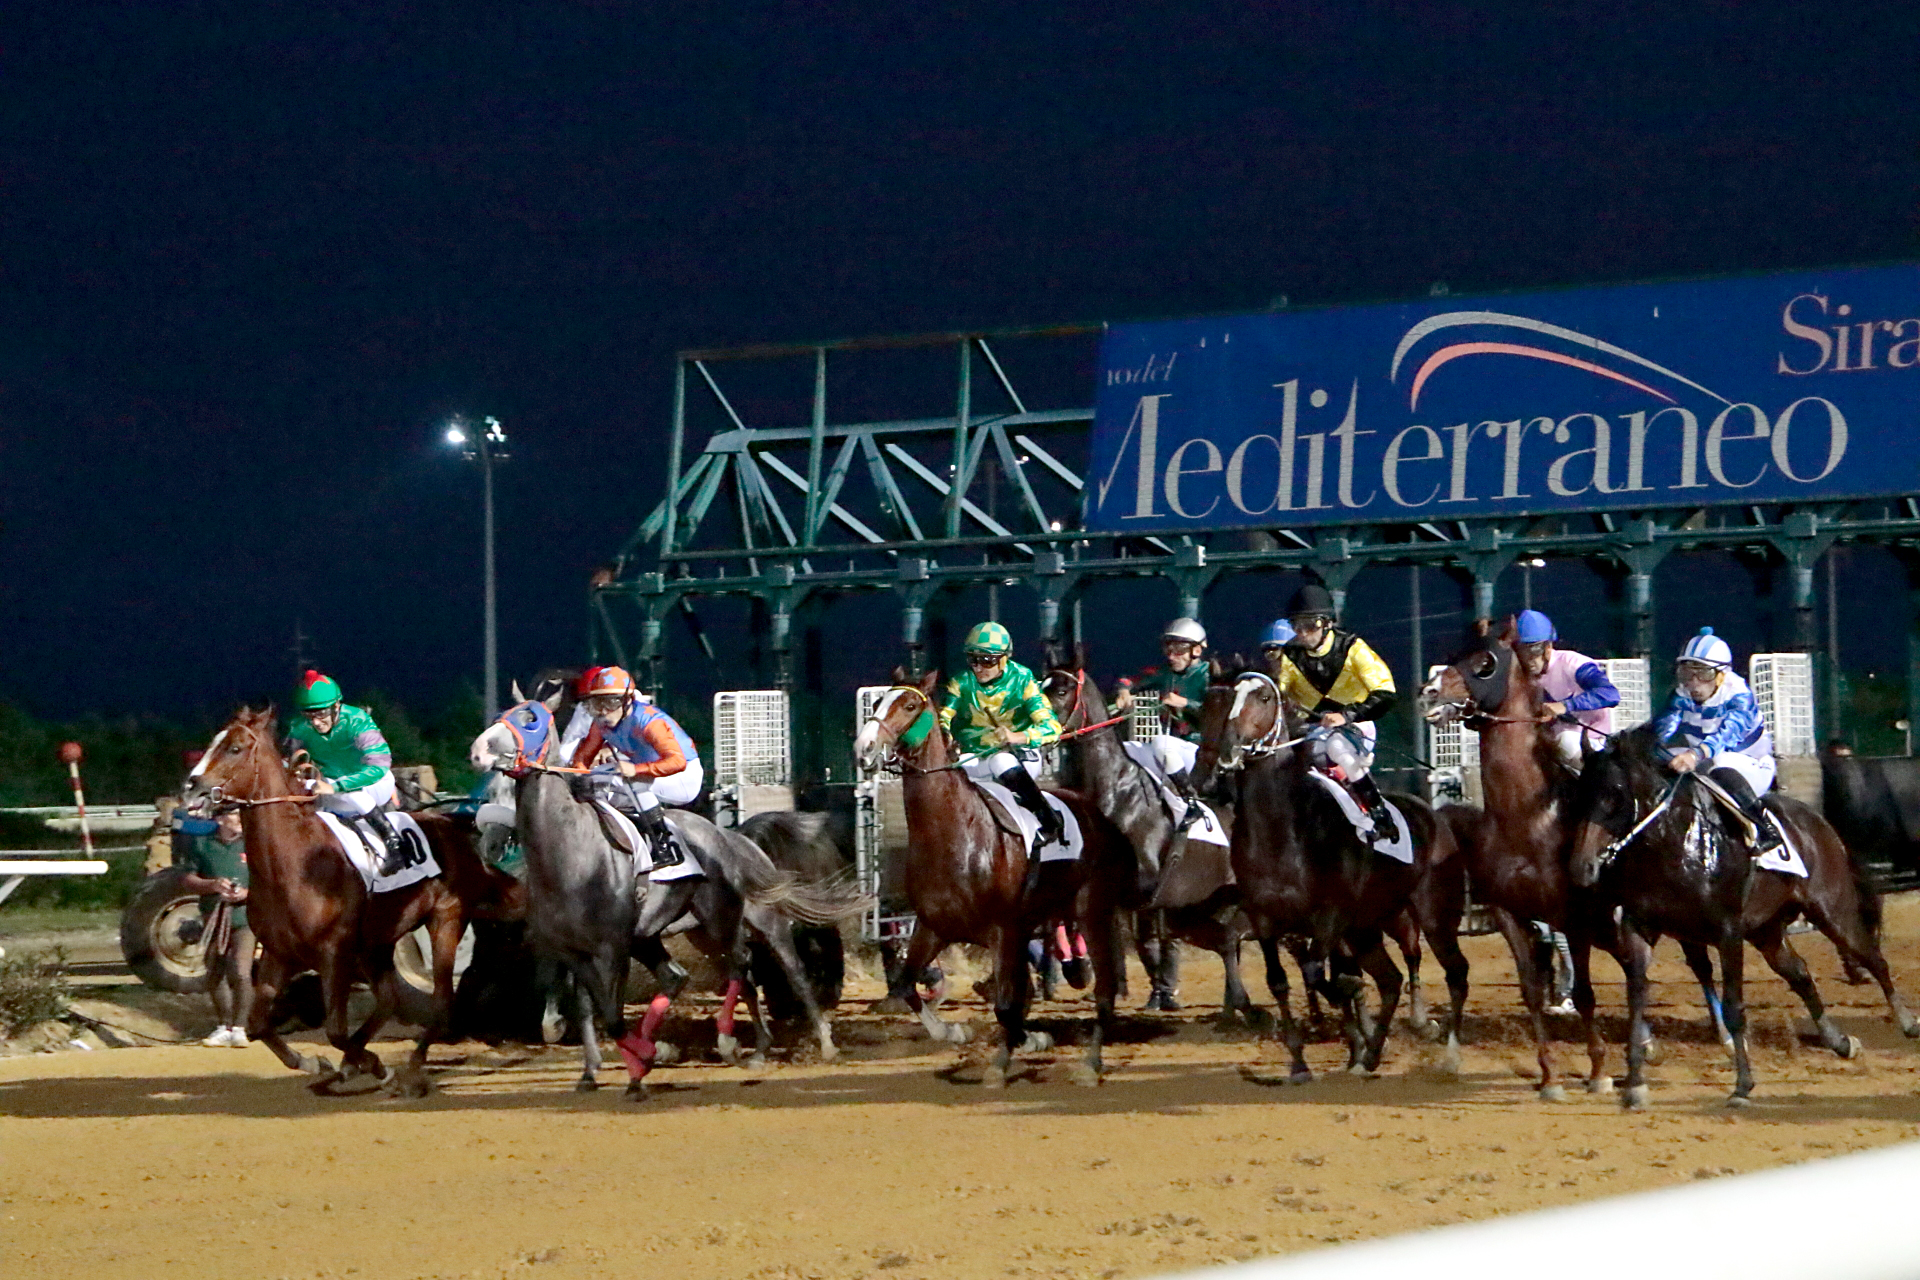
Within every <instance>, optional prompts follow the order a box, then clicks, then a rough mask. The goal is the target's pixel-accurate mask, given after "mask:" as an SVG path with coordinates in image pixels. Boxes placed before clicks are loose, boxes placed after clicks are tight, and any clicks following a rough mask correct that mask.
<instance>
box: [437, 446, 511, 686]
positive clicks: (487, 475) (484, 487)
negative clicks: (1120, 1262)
mask: <svg viewBox="0 0 1920 1280" xmlns="http://www.w3.org/2000/svg"><path fill="white" fill-rule="evenodd" d="M447 443H448V444H450V445H455V446H457V447H458V448H459V449H460V451H461V454H462V456H463V457H465V458H466V460H467V461H468V462H477V463H479V464H480V488H481V492H482V494H483V495H484V496H483V504H484V507H485V512H486V519H485V525H486V555H485V570H484V572H485V574H486V580H487V641H486V652H487V662H486V684H485V690H484V692H483V694H482V696H483V697H484V698H485V699H486V704H485V707H484V710H485V712H486V718H487V719H489V720H491V719H492V718H493V717H494V716H496V715H498V714H499V713H500V638H499V624H498V608H497V594H496V592H495V590H494V580H493V464H494V463H496V462H505V461H506V460H507V450H506V444H507V433H506V430H505V429H504V428H502V427H501V425H500V419H498V418H494V417H486V418H482V419H480V422H479V425H478V428H477V429H476V428H475V427H474V425H473V424H471V423H469V422H468V421H467V420H466V418H465V417H464V416H462V415H460V414H455V415H454V416H453V420H452V421H451V422H449V423H448V424H447Z"/></svg>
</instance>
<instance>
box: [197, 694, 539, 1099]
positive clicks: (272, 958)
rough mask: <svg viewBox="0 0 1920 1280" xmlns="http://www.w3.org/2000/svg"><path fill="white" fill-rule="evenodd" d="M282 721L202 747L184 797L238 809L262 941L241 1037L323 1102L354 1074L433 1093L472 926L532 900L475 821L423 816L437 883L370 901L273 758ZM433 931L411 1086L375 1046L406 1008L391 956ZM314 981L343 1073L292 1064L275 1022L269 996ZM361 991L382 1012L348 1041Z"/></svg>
mask: <svg viewBox="0 0 1920 1280" xmlns="http://www.w3.org/2000/svg"><path fill="white" fill-rule="evenodd" d="M274 744H275V735H274V713H273V709H272V708H270V707H269V708H268V709H266V710H264V711H258V712H256V711H251V710H244V709H243V710H242V711H240V712H239V713H238V714H237V715H235V716H234V718H233V719H232V720H231V721H229V722H228V723H227V726H226V728H224V729H222V730H221V731H220V732H219V734H217V735H216V736H215V737H214V739H213V742H212V744H211V745H210V746H209V747H208V748H207V753H206V757H205V764H204V767H203V768H202V769H201V771H200V773H199V775H198V776H197V777H196V778H195V779H194V780H193V782H192V783H191V784H190V786H189V789H188V798H189V800H194V801H198V800H206V801H209V802H210V803H212V804H213V805H215V806H216V807H219V806H237V807H239V808H240V810H241V829H242V830H243V831H244V833H245V837H246V850H247V870H248V873H249V880H250V883H249V886H248V896H247V906H248V917H249V919H250V920H251V921H252V923H253V930H254V933H255V934H256V935H257V936H258V937H259V939H260V945H261V957H260V963H259V964H258V966H257V967H256V968H255V971H254V1005H253V1016H252V1018H251V1019H250V1021H251V1024H252V1025H250V1026H249V1027H248V1028H247V1034H248V1035H249V1036H251V1037H253V1038H254V1039H256V1040H259V1041H260V1042H262V1043H263V1044H265V1045H266V1046H267V1047H268V1048H269V1049H271V1050H273V1053H274V1056H275V1057H277V1058H279V1059H280V1061H281V1062H283V1063H285V1064H286V1065H287V1066H288V1067H290V1068H292V1069H293V1070H295V1071H305V1072H309V1073H311V1074H313V1075H314V1076H315V1077H316V1079H314V1080H313V1081H312V1082H310V1084H309V1086H308V1087H309V1088H311V1089H313V1090H314V1092H316V1093H325V1092H328V1091H329V1090H331V1088H332V1087H333V1086H334V1085H335V1084H337V1083H339V1082H341V1081H343V1080H347V1079H350V1078H351V1077H353V1076H355V1075H370V1076H373V1077H375V1078H376V1079H378V1080H379V1081H380V1082H381V1083H382V1084H383V1085H385V1086H387V1087H388V1088H390V1089H395V1090H397V1091H400V1092H403V1093H405V1094H406V1095H407V1096H409V1097H419V1096H422V1095H424V1094H425V1093H427V1092H428V1090H429V1088H430V1085H429V1083H428V1081H427V1078H426V1075H425V1073H424V1070H423V1068H424V1066H425V1064H426V1060H427V1046H428V1045H430V1044H432V1043H433V1042H434V1041H435V1040H442V1039H445V1038H446V1035H447V1030H448V1027H447V1022H448V1013H449V1010H450V1009H451V1007H452V1002H453V955H454V950H455V948H457V947H458V946H459V943H460V935H461V934H462V933H464V932H465V931H466V927H467V924H468V922H469V921H470V920H473V919H475V918H487V919H517V918H519V917H520V916H521V915H523V914H524V913H525V897H524V893H523V891H522V889H521V887H520V885H519V883H518V882H517V881H515V880H514V879H513V878H512V877H511V876H508V875H505V874H503V873H501V872H498V871H495V870H493V869H492V868H490V867H488V866H487V865H486V864H485V863H483V862H482V861H481V860H480V858H479V856H478V855H477V854H476V853H475V852H474V849H473V838H472V837H473V833H472V826H471V824H470V823H468V822H465V821H462V820H460V819H456V818H452V817H448V816H444V815H437V814H425V813H422V814H418V815H416V817H415V820H416V821H417V822H419V824H420V829H421V831H423V832H424V833H426V836H427V839H428V841H429V843H430V844H431V845H432V849H433V853H434V856H435V857H436V858H437V859H438V860H439V863H440V867H441V874H440V875H439V876H437V877H433V878H429V879H426V880H422V881H419V882H418V883H416V884H413V885H411V886H409V887H407V888H405V889H398V890H395V891H393V892H391V893H380V894H371V895H370V894H369V893H368V892H367V890H366V886H365V882H364V881H362V880H361V878H360V874H359V872H357V871H355V870H354V869H353V867H352V865H351V864H349V863H348V861H347V855H346V854H345V852H344V851H342V849H341V848H340V845H339V842H338V841H336V840H335V839H334V837H333V833H332V832H331V831H329V830H328V828H327V827H326V825H325V824H324V823H322V822H321V821H320V819H319V818H317V817H315V816H314V814H313V811H312V809H311V808H310V807H309V803H310V801H311V799H312V797H310V796H308V795H306V794H305V793H304V792H302V791H299V790H297V789H296V788H295V786H294V783H293V779H292V777H291V775H290V774H289V773H288V770H287V765H286V762H285V761H283V760H282V759H281V758H280V752H279V750H278V749H277V748H276V747H275V745H274ZM422 925H425V926H426V927H427V931H428V933H429V935H430V936H431V937H432V940H433V1001H432V1005H431V1008H432V1014H431V1017H430V1019H429V1022H428V1024H427V1025H426V1026H425V1027H424V1028H423V1029H422V1031H421V1035H420V1040H419V1042H418V1043H417V1044H416V1045H415V1046H414V1050H413V1056H412V1058H411V1059H410V1061H409V1063H408V1066H407V1068H406V1072H405V1075H404V1077H402V1076H400V1074H399V1073H396V1072H391V1071H389V1070H387V1068H386V1067H385V1065H384V1064H383V1063H382V1062H381V1061H380V1059H379V1057H378V1056H377V1055H376V1054H374V1053H373V1052H371V1051H370V1050H369V1049H368V1048H367V1042H368V1040H370V1039H371V1038H372V1037H373V1035H374V1034H375V1033H376V1032H378V1031H379V1030H380V1027H381V1026H382V1024H384V1023H385V1022H386V1020H387V1018H388V1017H389V1016H390V1014H391V1012H392V1010H393V1009H394V1007H395V1003H396V1001H397V1000H398V998H399V991H398V987H397V984H398V983H399V981H400V979H399V977H398V976H397V975H396V974H395V972H394V968H393V945H394V943H396V942H398V941H399V940H400V939H401V938H403V937H405V936H406V935H407V934H409V933H411V932H412V931H413V930H415V929H417V928H419V927H420V926H422ZM308 969H312V970H315V971H317V972H318V973H319V975H320V982H321V988H322V990H323V992H324V994H325V1000H326V1010H327V1013H326V1033H327V1040H328V1041H329V1043H331V1044H332V1045H333V1046H334V1047H335V1048H336V1049H338V1050H340V1053H341V1055H342V1067H341V1068H340V1069H338V1070H336V1069H335V1068H334V1066H333V1064H332V1063H330V1062H328V1061H327V1060H326V1059H325V1058H313V1057H308V1056H306V1055H304V1054H300V1053H296V1052H294V1051H293V1049H292V1048H290V1047H289V1046H288V1045H287V1042H286V1041H285V1040H283V1039H281V1037H280V1035H279V1033H278V1032H276V1031H275V1030H274V1029H273V1027H272V1025H271V1011H272V1008H273V1002H274V998H275V996H277V995H278V994H279V992H280V990H281V989H282V988H283V987H284V986H285V985H286V983H287V981H288V980H289V979H291V978H292V977H293V976H294V975H296V974H298V973H301V972H303V971H305V970H308ZM356 982H364V983H366V984H367V985H368V987H370V988H371V989H372V991H373V997H374V1008H373V1012H372V1013H371V1014H369V1015H368V1017H367V1020H366V1021H365V1022H364V1023H362V1024H361V1026H360V1027H359V1029H358V1030H355V1031H353V1032H351V1034H349V1031H348V1026H347V998H348V996H349V995H350V994H351V992H352V990H353V985H354V984H355V983H356Z"/></svg>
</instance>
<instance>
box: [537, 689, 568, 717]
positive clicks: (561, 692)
mask: <svg viewBox="0 0 1920 1280" xmlns="http://www.w3.org/2000/svg"><path fill="white" fill-rule="evenodd" d="M566 700H567V686H565V685H561V686H560V687H559V688H557V689H555V690H554V691H553V692H552V693H549V694H548V695H547V696H546V697H544V698H542V699H541V700H540V705H541V706H543V707H545V708H546V709H547V710H549V711H558V710H559V709H560V704H561V703H563V702H565V701H566Z"/></svg>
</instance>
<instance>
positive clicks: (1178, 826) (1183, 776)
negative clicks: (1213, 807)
mask: <svg viewBox="0 0 1920 1280" xmlns="http://www.w3.org/2000/svg"><path fill="white" fill-rule="evenodd" d="M1167 783H1168V784H1169V785H1170V786H1172V788H1173V790H1174V793H1175V794H1176V795H1178V796H1179V797H1180V798H1181V799H1182V800H1184V801H1186V802H1187V807H1186V808H1185V809H1183V810H1181V811H1180V812H1179V813H1176V814H1175V815H1174V816H1173V829H1174V832H1175V833H1176V834H1177V833H1179V832H1182V831H1185V830H1187V828H1189V827H1191V826H1192V825H1193V824H1194V823H1196V822H1198V821H1200V801H1199V799H1198V797H1196V796H1195V795H1194V794H1193V785H1192V775H1190V774H1188V773H1187V772H1186V771H1184V770H1182V771H1181V772H1179V773H1174V774H1169V775H1167Z"/></svg>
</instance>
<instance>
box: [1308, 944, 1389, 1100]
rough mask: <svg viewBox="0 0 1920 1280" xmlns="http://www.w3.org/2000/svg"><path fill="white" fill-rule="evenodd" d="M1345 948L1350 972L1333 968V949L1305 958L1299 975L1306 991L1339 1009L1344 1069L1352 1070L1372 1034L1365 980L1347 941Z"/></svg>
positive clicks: (1334, 959)
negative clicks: (1307, 959) (1326, 952)
mask: <svg viewBox="0 0 1920 1280" xmlns="http://www.w3.org/2000/svg"><path fill="white" fill-rule="evenodd" d="M1348 951H1349V955H1348V957H1347V959H1348V960H1350V961H1352V962H1353V965H1354V967H1353V970H1352V972H1343V971H1340V970H1338V969H1337V968H1336V962H1337V961H1338V960H1339V958H1340V953H1339V952H1338V951H1333V952H1330V953H1328V954H1327V955H1326V956H1325V957H1323V958H1319V959H1316V960H1310V961H1308V963H1307V964H1306V965H1305V966H1304V967H1303V970H1302V974H1301V977H1302V980H1303V981H1304V982H1305V984H1306V987H1307V989H1308V990H1309V991H1312V990H1313V989H1315V988H1316V987H1317V988H1318V989H1319V991H1320V994H1321V996H1322V997H1323V998H1324V999H1325V1000H1326V1001H1327V1003H1328V1004H1330V1005H1333V1006H1335V1007H1337V1008H1338V1009H1339V1010H1340V1038H1341V1039H1342V1040H1344V1041H1346V1044H1347V1070H1349V1071H1352V1070H1353V1069H1355V1068H1356V1067H1358V1066H1359V1065H1360V1061H1361V1059H1362V1058H1364V1057H1365V1056H1366V1051H1367V1047H1366V1046H1367V1041H1368V1040H1369V1039H1371V1038H1372V1035H1373V1022H1372V1020H1371V1019H1370V1018H1369V1017H1368V1016H1367V983H1366V979H1365V978H1364V977H1362V976H1361V971H1360V968H1359V963H1358V961H1354V960H1353V957H1352V955H1351V951H1352V947H1351V944H1350V943H1349V944H1348ZM1397 989H1398V987H1397V984H1396V990H1397Z"/></svg>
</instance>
